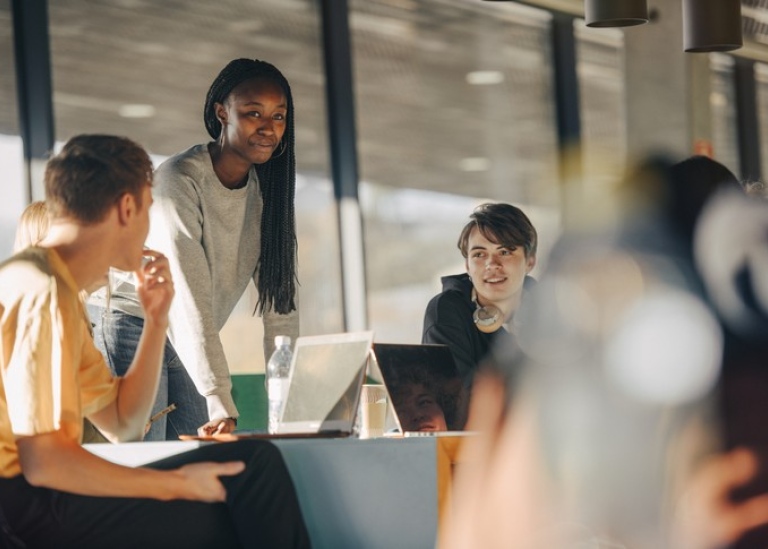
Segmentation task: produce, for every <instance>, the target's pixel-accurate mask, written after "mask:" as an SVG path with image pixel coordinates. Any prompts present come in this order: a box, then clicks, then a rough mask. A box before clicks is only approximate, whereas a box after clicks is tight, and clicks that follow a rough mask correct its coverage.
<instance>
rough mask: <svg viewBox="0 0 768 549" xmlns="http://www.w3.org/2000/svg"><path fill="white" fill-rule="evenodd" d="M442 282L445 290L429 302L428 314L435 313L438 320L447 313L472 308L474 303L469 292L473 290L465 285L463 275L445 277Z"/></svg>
mask: <svg viewBox="0 0 768 549" xmlns="http://www.w3.org/2000/svg"><path fill="white" fill-rule="evenodd" d="M464 276H465V275H464ZM442 282H443V291H442V292H440V293H439V294H437V295H436V296H434V297H433V298H432V299H431V300H430V301H429V303H428V304H427V314H431V315H433V316H434V317H435V320H436V321H437V322H439V321H440V320H439V319H440V318H445V315H447V314H451V313H455V312H456V311H463V310H465V309H467V308H471V303H472V300H471V297H470V293H469V292H470V291H471V290H468V289H466V288H464V287H463V284H464V283H463V280H462V275H453V276H446V277H443V278H442ZM469 284H470V285H471V283H469Z"/></svg>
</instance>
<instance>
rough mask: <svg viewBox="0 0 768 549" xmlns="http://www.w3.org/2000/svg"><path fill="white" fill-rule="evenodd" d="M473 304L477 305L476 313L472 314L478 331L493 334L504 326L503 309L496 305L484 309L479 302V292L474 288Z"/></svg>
mask: <svg viewBox="0 0 768 549" xmlns="http://www.w3.org/2000/svg"><path fill="white" fill-rule="evenodd" d="M472 303H474V304H475V312H473V313H472V320H473V321H474V322H475V326H476V327H477V329H478V330H480V331H481V332H483V333H484V334H492V333H493V332H495V331H496V330H498V329H499V328H501V327H502V326H503V325H504V315H503V314H502V312H501V309H499V308H498V307H496V306H495V305H488V306H486V307H482V306H481V305H480V304H479V303H478V302H477V292H476V291H475V289H474V288H472Z"/></svg>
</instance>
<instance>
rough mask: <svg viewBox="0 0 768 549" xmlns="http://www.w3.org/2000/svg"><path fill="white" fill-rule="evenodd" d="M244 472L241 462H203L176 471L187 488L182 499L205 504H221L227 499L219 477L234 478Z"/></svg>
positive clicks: (243, 464)
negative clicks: (182, 478)
mask: <svg viewBox="0 0 768 549" xmlns="http://www.w3.org/2000/svg"><path fill="white" fill-rule="evenodd" d="M244 470H245V463H243V462H242V461H228V462H224V463H215V462H209V461H204V462H200V463H191V464H189V465H184V466H183V467H181V468H179V469H177V472H178V473H179V474H180V475H182V476H183V477H184V480H185V487H186V488H187V492H186V493H185V494H184V495H183V499H189V500H193V501H204V502H207V503H216V502H223V501H224V500H225V498H226V497H227V491H226V490H225V489H224V485H223V484H222V483H221V481H220V480H219V477H227V476H234V475H237V474H239V473H242V472H243V471H244Z"/></svg>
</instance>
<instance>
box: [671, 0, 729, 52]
mask: <svg viewBox="0 0 768 549" xmlns="http://www.w3.org/2000/svg"><path fill="white" fill-rule="evenodd" d="M741 46H742V38H741V0H683V48H684V49H685V51H687V52H707V51H731V50H735V49H738V48H740V47H741Z"/></svg>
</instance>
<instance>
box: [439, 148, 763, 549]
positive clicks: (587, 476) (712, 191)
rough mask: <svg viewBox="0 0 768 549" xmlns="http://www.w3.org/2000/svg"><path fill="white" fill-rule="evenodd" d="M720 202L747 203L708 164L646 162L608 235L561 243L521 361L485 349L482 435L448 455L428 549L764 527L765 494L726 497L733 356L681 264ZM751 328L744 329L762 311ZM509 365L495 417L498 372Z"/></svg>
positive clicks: (750, 458)
mask: <svg viewBox="0 0 768 549" xmlns="http://www.w3.org/2000/svg"><path fill="white" fill-rule="evenodd" d="M723 193H726V194H727V195H728V196H730V197H733V198H734V200H739V201H740V202H739V204H740V205H739V206H738V207H737V209H738V211H740V212H742V213H743V212H744V211H745V209H746V208H748V206H747V205H746V204H747V201H746V198H745V197H744V195H743V193H741V191H740V189H739V183H738V181H737V180H736V178H735V177H734V176H733V174H732V173H731V172H730V171H728V170H727V168H725V167H724V166H722V165H721V164H719V163H717V162H715V161H713V160H711V159H708V158H703V157H694V158H691V159H688V160H686V161H684V162H681V163H678V164H676V165H674V166H673V165H671V164H670V163H669V162H668V161H665V160H663V159H658V160H650V161H648V162H646V163H644V164H643V165H642V166H640V168H639V169H638V170H636V171H635V172H634V173H633V174H631V175H630V176H629V177H628V178H627V181H626V184H625V185H624V186H623V187H622V189H621V193H620V196H621V198H622V200H621V202H620V205H621V206H620V207H619V208H618V210H617V215H614V216H613V218H612V219H614V220H615V221H614V222H613V223H606V224H604V225H603V226H602V227H601V228H600V230H597V231H595V232H593V233H590V234H583V233H576V232H573V233H570V234H566V235H565V236H564V237H563V239H561V241H560V242H559V243H558V245H557V246H556V247H555V250H554V251H553V254H552V256H551V258H550V263H549V264H550V268H549V270H548V272H547V273H546V274H545V275H544V276H543V277H542V279H541V282H540V284H539V285H538V287H537V289H536V291H535V292H534V294H533V295H532V296H531V299H530V300H527V301H526V303H524V304H523V307H522V309H521V310H520V311H519V312H518V315H520V317H521V323H520V325H521V329H520V332H519V335H520V348H521V349H522V351H523V353H524V354H525V358H523V355H522V354H521V353H520V352H519V350H518V349H515V348H509V347H500V348H496V349H495V350H494V357H495V362H496V364H497V366H498V368H497V370H496V371H495V373H493V372H486V373H485V374H484V375H481V376H478V379H477V382H476V384H475V388H474V392H473V397H472V400H471V405H470V406H471V409H470V418H469V424H468V426H467V428H468V429H470V430H478V431H480V433H481V434H480V436H479V437H478V438H477V439H475V440H471V441H468V444H467V445H466V446H465V449H464V454H463V456H462V458H461V460H460V461H461V462H462V463H464V464H466V465H463V466H462V468H460V469H459V470H458V475H457V481H456V487H455V491H454V493H455V494H456V497H455V502H454V504H453V506H452V508H451V512H452V515H451V516H450V517H449V518H448V519H447V520H445V521H444V523H443V527H442V528H441V531H440V534H439V537H440V540H439V542H440V546H441V547H444V548H452V547H457V548H458V547H484V548H488V547H542V548H543V547H570V546H576V545H579V544H581V545H585V544H590V546H593V545H594V546H599V547H633V548H659V547H675V548H685V549H703V548H716V547H722V546H724V545H728V544H731V543H734V542H737V540H739V539H742V538H743V537H744V536H748V535H749V534H750V533H752V532H754V531H755V528H757V527H759V526H760V525H763V524H766V523H768V496H766V495H764V492H763V493H751V494H748V495H746V496H744V497H742V498H740V499H735V498H734V497H733V492H734V490H737V489H739V488H741V487H743V486H744V485H746V484H747V483H749V482H750V481H752V480H753V479H754V476H755V474H756V472H757V471H758V469H759V466H758V459H759V458H758V455H757V454H756V453H755V452H754V451H752V450H748V449H743V448H736V449H732V450H731V449H729V448H728V447H724V446H723V439H722V438H721V431H720V427H721V423H720V417H719V412H720V407H719V402H718V393H717V391H716V383H717V381H718V377H719V374H720V368H721V366H722V367H723V368H724V369H725V370H726V371H727V370H728V368H729V362H730V361H731V360H732V359H733V356H734V352H735V349H734V348H730V349H729V342H730V339H729V335H728V331H729V329H730V328H729V327H728V326H729V322H728V321H727V319H726V318H727V317H726V315H724V314H723V313H722V312H720V309H719V307H717V306H715V307H712V306H710V302H711V301H714V300H712V298H711V297H710V295H711V294H712V286H711V285H712V282H711V281H710V279H708V277H707V276H706V275H701V276H700V272H702V271H701V267H700V266H699V265H700V263H701V261H700V260H699V258H698V257H694V249H698V246H697V245H696V244H695V242H697V241H698V239H699V238H700V237H699V234H700V233H701V232H702V231H703V228H702V226H701V224H702V223H703V218H704V214H702V212H703V211H705V210H707V209H709V208H710V207H711V206H713V202H715V201H716V202H720V201H721V199H722V196H723ZM736 197H738V198H736ZM705 213H706V211H705ZM766 220H768V217H763V218H762V223H763V227H764V226H765V225H764V224H765V221H766ZM753 230H754V231H756V234H758V235H759V234H762V235H763V239H764V235H765V234H766V232H765V229H764V228H763V232H762V233H760V229H759V223H758V224H756V225H753ZM722 236H723V238H724V239H725V240H726V241H729V242H730V243H731V244H733V241H734V240H738V237H736V236H734V234H733V233H729V232H728V231H725V232H724V233H723V235H722ZM754 239H755V237H753V238H751V239H748V240H749V241H754ZM763 243H764V242H763ZM706 247H707V248H710V249H711V250H712V251H713V252H714V254H712V255H714V256H718V255H719V254H718V252H723V250H722V248H720V247H719V246H717V244H716V243H713V242H711V241H709V242H707V244H706ZM764 249H765V248H763V250H764ZM736 264H738V263H735V264H734V265H736ZM697 266H698V268H697ZM732 266H733V265H732ZM751 266H752V267H755V268H757V267H758V265H757V263H752V264H751ZM759 269H761V270H759V271H758V270H755V271H754V272H753V273H752V274H753V275H759V276H758V277H759V278H761V279H762V280H765V277H766V276H768V270H765V266H764V265H763V266H761V267H759ZM733 274H734V273H732V275H733ZM730 285H731V286H733V285H734V277H731V279H730ZM766 303H768V302H766ZM752 311H753V312H756V309H752ZM760 315H762V319H761V318H760ZM757 317H758V319H757V320H755V323H753V324H751V327H752V328H755V327H757V329H758V331H759V330H760V329H761V328H759V325H760V322H762V320H763V319H765V318H766V317H768V307H765V308H763V309H762V310H761V311H760V312H759V313H757ZM730 325H732V324H730ZM723 326H725V328H724V327H723ZM744 333H746V331H745V330H744V331H742V334H744ZM764 333H765V332H763V334H764ZM745 337H750V336H745ZM742 350H743V348H742ZM765 356H766V355H763V363H764V358H765ZM519 361H524V365H523V366H522V367H523V368H524V372H523V374H522V376H521V378H520V379H519V381H518V383H517V386H516V388H515V392H514V398H513V401H514V406H513V407H511V408H509V406H508V402H509V400H510V395H509V394H507V393H506V392H505V386H506V380H505V379H504V377H505V376H507V377H508V376H509V375H510V374H509V373H508V372H509V371H510V370H517V369H518V368H520V367H521V366H520V364H519ZM763 366H765V364H763ZM762 417H765V415H763V416H762ZM726 428H727V426H726ZM747 546H752V547H758V546H759V547H765V546H766V545H765V544H764V543H763V544H762V545H745V547H747Z"/></svg>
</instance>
